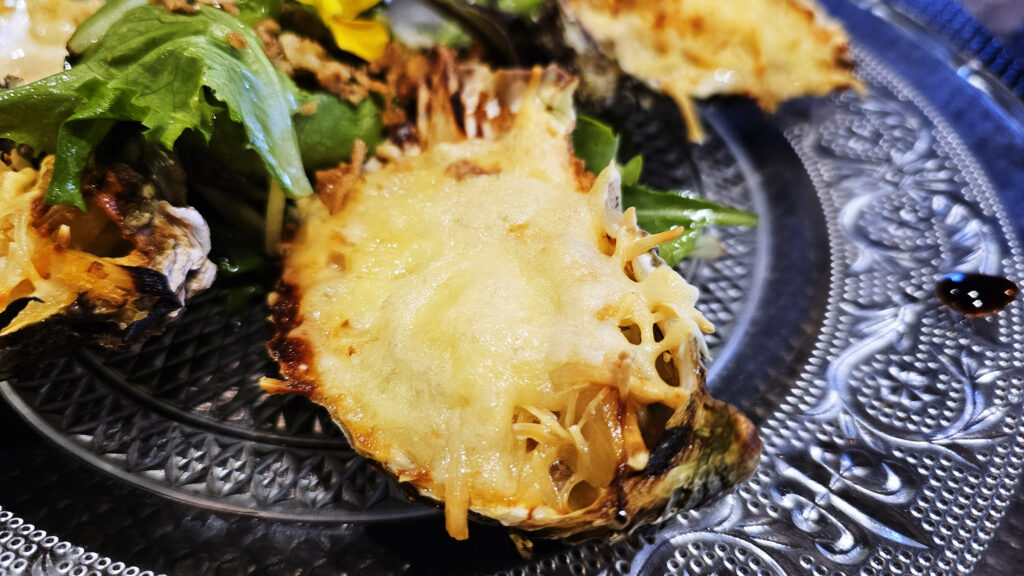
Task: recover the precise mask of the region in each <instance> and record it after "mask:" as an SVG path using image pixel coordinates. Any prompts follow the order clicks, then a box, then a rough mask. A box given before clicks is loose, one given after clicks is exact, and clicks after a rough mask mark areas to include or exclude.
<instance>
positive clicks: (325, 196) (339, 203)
mask: <svg viewBox="0 0 1024 576" xmlns="http://www.w3.org/2000/svg"><path fill="white" fill-rule="evenodd" d="M365 161H366V143H365V142H363V141H362V140H356V142H355V145H354V146H353V147H352V161H351V162H348V163H345V162H342V163H341V164H338V166H337V168H332V169H330V170H320V171H318V172H317V173H316V191H317V193H318V194H320V201H321V202H323V203H324V205H325V206H327V209H328V210H330V212H331V214H334V213H336V212H338V211H339V210H341V209H342V208H343V207H344V206H345V198H346V197H347V196H348V193H349V192H350V191H351V190H352V189H353V188H355V186H356V184H358V183H359V180H360V179H361V178H362V176H363V163H364V162H365Z"/></svg>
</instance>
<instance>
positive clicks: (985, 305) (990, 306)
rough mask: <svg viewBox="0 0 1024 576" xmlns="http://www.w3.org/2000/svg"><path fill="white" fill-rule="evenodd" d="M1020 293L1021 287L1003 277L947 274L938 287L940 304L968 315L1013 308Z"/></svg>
mask: <svg viewBox="0 0 1024 576" xmlns="http://www.w3.org/2000/svg"><path fill="white" fill-rule="evenodd" d="M1019 293H1020V288H1018V287H1017V284H1016V283H1014V282H1013V281H1012V280H1009V279H1008V278H1003V277H1002V276H989V275H987V274H964V273H960V272H956V273H953V274H947V275H946V276H944V277H943V278H942V280H939V282H938V284H936V285H935V294H936V296H938V297H939V302H942V303H943V304H944V305H945V306H947V307H949V308H951V309H952V310H955V311H956V312H959V313H960V314H963V315H964V316H984V315H986V314H992V313H993V312H998V311H1000V310H1002V309H1003V308H1006V307H1007V306H1009V305H1010V302H1013V300H1014V299H1015V298H1017V294H1019Z"/></svg>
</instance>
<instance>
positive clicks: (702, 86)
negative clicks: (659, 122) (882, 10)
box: [559, 0, 861, 141]
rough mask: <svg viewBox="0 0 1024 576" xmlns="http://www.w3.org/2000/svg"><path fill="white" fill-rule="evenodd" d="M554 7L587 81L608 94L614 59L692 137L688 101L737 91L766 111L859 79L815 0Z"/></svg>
mask: <svg viewBox="0 0 1024 576" xmlns="http://www.w3.org/2000/svg"><path fill="white" fill-rule="evenodd" d="M559 6H560V8H561V14H562V21H563V24H564V26H565V29H566V30H565V32H566V34H565V37H566V40H567V41H568V43H569V45H570V46H572V47H573V49H574V50H575V51H576V53H577V54H578V62H579V64H580V66H581V67H582V68H583V75H584V78H588V79H593V81H594V82H602V83H603V84H604V85H605V88H603V89H599V90H600V91H603V92H610V91H611V90H613V88H612V87H613V86H614V76H613V77H612V78H611V79H609V78H608V76H609V72H612V71H614V70H615V69H616V65H615V64H617V66H618V68H620V69H621V70H622V71H623V72H625V73H626V74H628V75H630V76H633V77H635V78H637V79H639V80H640V81H642V82H644V83H646V84H647V85H648V86H650V87H651V88H652V89H654V90H656V91H659V92H663V93H665V94H667V95H668V96H670V97H672V98H673V99H674V100H675V101H676V102H677V103H678V104H679V107H680V109H681V110H682V112H683V116H684V117H685V118H686V124H687V128H688V129H689V132H690V138H691V139H692V140H696V141H701V140H703V139H704V132H703V128H702V127H701V124H700V120H699V117H698V115H697V110H696V108H695V106H694V104H693V99H694V98H707V97H709V96H713V95H716V94H737V95H741V96H748V97H750V98H753V99H754V100H756V101H757V103H758V104H759V105H760V106H761V107H762V108H764V109H765V110H767V111H769V112H771V111H774V110H775V108H776V107H777V106H778V105H779V104H780V103H781V102H784V101H786V100H789V99H791V98H796V97H799V96H809V95H813V96H821V95H824V94H828V93H829V92H832V91H834V90H840V89H844V88H859V87H860V85H861V83H860V81H859V80H858V79H857V78H856V77H855V76H854V75H853V61H852V60H851V59H850V56H849V38H848V37H847V35H846V32H845V31H844V30H843V29H842V27H840V26H839V24H837V23H836V22H834V21H833V20H831V19H830V18H828V16H827V15H826V14H825V13H824V12H823V11H822V9H821V8H820V7H819V6H818V5H817V4H815V3H814V2H813V0H742V1H733V2H727V1H722V0H668V1H665V2H651V1H648V0H559ZM608 60H612V61H614V62H615V64H610V63H609V62H608ZM601 79H604V80H603V81H602V80H601Z"/></svg>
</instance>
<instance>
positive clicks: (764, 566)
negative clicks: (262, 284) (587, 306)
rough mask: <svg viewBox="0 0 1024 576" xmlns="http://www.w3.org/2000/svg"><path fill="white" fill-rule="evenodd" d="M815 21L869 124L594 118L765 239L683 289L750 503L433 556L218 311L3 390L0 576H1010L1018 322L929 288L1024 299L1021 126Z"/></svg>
mask: <svg viewBox="0 0 1024 576" xmlns="http://www.w3.org/2000/svg"><path fill="white" fill-rule="evenodd" d="M826 4H827V6H828V7H829V8H830V9H831V10H832V11H833V12H834V13H836V15H837V16H838V17H840V18H841V19H842V20H843V21H844V22H845V24H846V25H847V26H848V28H849V29H850V30H851V32H852V34H853V36H854V38H855V40H856V49H855V53H854V55H855V59H856V60H857V62H858V66H859V68H858V70H859V73H860V75H861V76H862V78H863V79H864V81H865V84H866V86H867V90H866V92H865V93H864V94H863V96H858V95H857V94H852V93H849V94H840V95H836V96H834V97H831V98H827V99H818V100H807V101H800V102H795V103H792V104H789V105H787V106H786V107H785V108H784V109H783V110H782V111H781V112H780V113H779V114H778V115H777V116H775V117H773V118H768V117H766V116H764V115H763V114H761V113H760V112H758V111H757V110H756V109H754V108H753V106H752V105H750V104H749V103H744V102H741V101H737V100H731V99H729V100H716V101H712V102H710V103H708V104H706V105H705V106H704V108H703V110H702V114H703V116H704V118H705V119H706V121H707V123H708V125H709V128H710V130H709V132H711V133H712V138H711V139H710V141H709V142H708V143H707V144H704V145H702V146H693V145H690V144H688V143H687V142H686V141H685V137H684V134H685V131H684V130H683V127H682V125H681V122H680V120H679V119H678V113H677V112H676V111H675V109H674V108H673V107H672V105H671V104H670V103H668V102H666V101H664V100H662V99H658V98H654V97H651V96H650V95H648V94H644V93H642V92H637V93H635V94H632V95H626V96H625V97H624V98H623V102H621V103H620V105H619V106H618V107H617V108H616V109H615V111H614V113H613V116H615V120H616V123H617V124H618V125H619V126H621V127H623V129H624V130H625V131H626V138H627V140H626V142H625V146H626V148H628V149H629V150H627V151H626V152H630V151H642V152H643V153H644V155H645V160H646V161H647V162H646V164H647V173H646V179H647V180H649V183H650V184H652V185H655V186H666V187H667V186H688V187H692V188H699V189H700V191H701V192H702V193H703V194H705V195H706V196H708V197H710V198H712V199H714V200H718V201H723V202H726V203H730V204H733V205H737V206H741V207H746V208H749V209H752V210H754V211H756V212H758V213H759V214H760V216H761V225H760V226H759V227H758V228H757V229H756V230H724V229H723V230H716V231H715V233H716V234H717V235H718V236H719V237H720V239H721V241H722V244H723V246H724V248H725V255H724V256H723V257H721V258H719V259H717V260H710V261H693V262H689V263H685V264H684V265H683V266H682V267H681V268H680V271H681V273H683V274H684V276H686V277H687V278H688V279H689V280H691V282H693V283H695V284H696V285H697V286H698V287H700V288H701V291H702V298H701V304H700V306H701V308H702V310H703V311H704V312H705V313H706V314H707V315H708V317H709V318H710V319H711V320H712V321H713V322H714V323H715V324H716V326H717V327H718V333H717V335H716V336H715V338H714V339H713V340H712V341H711V344H712V354H713V356H714V357H715V360H714V362H713V363H712V365H711V370H710V372H709V386H710V388H711V391H712V393H713V394H714V395H716V396H717V397H719V398H722V399H725V400H728V401H730V402H732V403H735V404H737V405H738V406H740V407H741V408H742V409H743V410H745V411H746V412H747V413H748V414H749V415H750V416H751V417H752V419H754V420H755V422H756V423H757V424H758V425H759V426H760V430H761V435H762V438H763V440H764V444H765V449H764V454H763V458H762V463H761V467H760V468H759V470H758V471H757V472H756V473H755V475H754V476H753V477H752V478H751V479H750V480H749V481H748V482H747V483H745V484H743V485H741V486H739V487H738V488H737V489H736V490H734V491H732V492H730V493H728V494H726V495H723V496H722V497H720V498H718V499H717V500H716V501H714V502H713V503H711V504H710V505H708V506H705V507H702V508H700V509H698V510H695V511H691V512H687V513H683V514H681V515H679V516H677V517H674V518H671V519H669V520H668V521H666V522H665V523H663V524H662V525H660V526H657V527H652V528H650V529H647V530H644V531H641V532H639V533H637V534H635V535H634V536H633V537H631V538H630V539H628V540H626V541H624V542H621V543H618V544H614V545H611V544H605V543H601V542H589V543H584V544H582V545H578V546H567V545H563V544H559V543H556V542H542V543H539V544H538V546H537V548H536V551H535V556H534V558H532V559H530V560H524V559H522V558H520V557H519V556H518V555H517V553H516V552H515V548H514V546H513V545H512V544H511V542H510V541H509V540H508V538H507V536H506V535H505V533H504V530H502V529H501V528H499V527H492V526H485V525H474V526H473V527H472V528H471V539H470V540H469V541H468V542H455V541H452V540H450V539H449V538H448V537H447V536H446V534H445V533H444V529H443V521H442V519H441V518H440V515H439V514H438V513H437V512H436V511H435V510H434V509H432V508H429V507H427V506H424V505H422V504H417V503H411V502H408V501H407V500H405V498H403V497H402V496H401V493H400V491H399V490H398V489H397V488H396V487H395V486H394V485H393V484H392V483H391V482H390V481H389V480H387V479H386V478H385V477H384V476H383V475H382V474H381V473H380V472H378V471H377V470H376V469H374V468H373V467H372V466H370V465H368V464H367V463H366V462H365V461H364V460H362V459H361V458H359V457H357V456H356V455H355V454H354V453H353V452H352V451H351V450H350V449H349V448H348V446H347V444H346V443H345V441H344V439H343V438H342V437H341V435H340V433H338V432H337V430H336V429H335V428H334V426H333V424H331V422H330V419H329V418H328V417H327V416H326V413H325V412H324V411H323V410H321V409H319V408H317V407H314V406H313V405H311V404H309V403H307V402H306V401H305V400H303V399H301V398H279V397H270V396H267V395H265V394H263V393H262V392H261V391H260V389H259V388H258V386H257V385H256V381H257V380H258V378H259V377H260V376H263V375H265V374H272V373H273V372H274V366H273V365H272V363H271V362H270V361H269V360H268V359H267V357H266V354H265V352H264V348H263V346H264V342H265V341H266V339H267V338H268V336H269V334H270V328H269V326H268V324H267V322H266V315H267V312H266V310H265V308H263V307H262V306H261V305H259V304H254V305H252V306H250V307H248V308H246V309H242V310H235V309H233V308H231V307H229V306H228V305H227V299H226V297H225V293H224V291H223V290H217V289H215V290H213V291H211V292H210V293H208V294H206V295H204V296H202V297H201V298H199V299H198V300H197V301H195V302H194V303H192V304H191V305H190V307H189V309H188V311H187V312H186V313H185V314H184V316H183V317H182V318H180V319H179V320H178V321H177V322H175V323H174V324H173V325H172V326H171V327H170V328H169V329H168V330H167V331H166V332H165V333H164V334H163V335H161V336H160V337H158V338H154V339H152V340H150V341H148V342H146V343H145V344H144V345H143V346H141V347H139V348H137V349H133V350H129V351H119V352H108V351H101V350H98V349H95V350H94V349H86V350H67V351H64V352H63V353H62V354H60V355H58V356H59V357H55V358H54V359H53V361H52V362H50V363H47V364H45V365H39V366H33V367H28V368H25V369H23V370H21V372H20V373H19V374H18V375H17V377H15V378H12V379H10V380H9V381H6V382H3V383H0V393H2V395H3V396H4V398H5V399H6V403H0V422H2V423H0V432H2V435H0V574H2V575H11V576H14V575H22V574H26V575H27V574H32V575H35V574H47V575H48V574H61V575H64V574H74V575H84V574H101V575H112V576H114V575H139V574H157V573H166V574H183V575H206V574H211V575H212V574H343V573H344V574H372V575H386V574H507V575H511V574H516V575H519V574H522V575H525V574H575V575H581V574H609V575H612V574H616V575H618V574H622V575H627V574H629V575H632V574H645V575H646V574H724V573H729V574H741V575H742V574H751V575H754V574H756V575H758V576H761V575H769V574H773V575H774V574H779V575H786V574H810V575H814V576H824V575H832V574H851V575H852V574H863V575H865V576H868V575H875V574H953V573H958V574H959V573H965V572H970V571H972V570H973V569H975V568H976V567H978V566H979V562H981V563H982V564H981V566H983V567H984V568H985V571H986V572H990V571H997V572H999V571H1004V572H1005V573H1011V572H1012V570H1013V569H1014V564H1013V562H1014V561H1015V560H1019V559H1024V554H1022V553H1021V552H1020V549H1019V546H1018V547H1017V548H1016V549H1015V548H1014V546H1013V543H1014V542H1019V538H1020V536H1019V534H1017V535H1015V533H1014V532H1013V531H1012V526H1011V529H1009V530H1008V529H1007V528H1001V525H1003V524H1006V523H1009V524H1011V525H1014V524H1015V525H1016V526H1017V527H1018V528H1019V526H1020V525H1021V522H1022V520H1021V517H1020V516H1018V515H1014V514H1020V513H1021V512H1022V510H1021V509H1022V508H1024V507H1022V506H1020V505H1018V506H1017V508H1016V510H1017V512H1016V513H1014V512H1012V510H1014V508H1013V506H1014V498H1015V490H1016V487H1017V486H1018V484H1019V483H1020V481H1021V478H1022V476H1024V470H1022V467H1024V434H1022V432H1024V409H1022V394H1024V331H1022V329H1021V326H1024V318H1022V315H1024V306H1022V304H1021V303H1020V302H1015V303H1014V304H1012V305H1011V306H1010V307H1009V308H1007V309H1005V310H1003V311H1002V312H1000V313H998V314H994V315H991V316H987V317H982V318H974V319H965V318H963V317H961V316H959V315H957V314H955V313H954V312H952V311H950V310H948V309H946V308H943V307H942V306H941V305H940V304H939V303H938V302H937V300H936V298H935V288H934V287H935V283H936V282H937V281H938V280H939V279H940V278H941V277H942V276H943V275H944V274H947V273H950V272H982V273H986V274H996V275H1001V276H1006V277H1008V278H1011V279H1016V280H1020V279H1022V278H1024V254H1022V252H1021V247H1020V245H1019V237H1018V236H1019V234H1020V231H1021V230H1022V229H1024V224H1022V221H1024V215H1022V214H1021V213H1020V210H1019V209H1018V210H1016V211H1008V210H1007V209H1006V208H1005V207H1004V206H1006V205H1007V203H1011V204H1015V205H1017V206H1021V198H1022V196H1024V191H1022V189H1021V188H1020V187H1019V184H1016V183H1017V182H1024V126H1022V124H1021V120H1022V119H1024V113H1022V112H1021V108H1019V107H1015V106H1019V105H1020V103H1019V102H1016V101H1014V100H1012V99H1008V100H1005V99H1003V98H1002V96H1001V95H1002V92H1001V91H1000V90H1001V87H1000V86H999V85H998V84H997V83H993V82H990V81H989V80H988V79H987V78H985V77H984V75H981V74H979V73H978V72H977V70H976V69H975V68H974V67H972V66H971V63H970V62H965V61H959V60H957V56H956V54H953V53H951V52H949V51H947V50H945V49H944V48H943V47H942V46H941V45H939V44H937V43H935V42H934V41H933V40H931V39H930V38H929V37H927V36H926V35H923V34H922V33H921V32H920V31H919V30H917V29H916V28H915V27H914V25H913V24H912V23H907V22H906V21H905V20H903V19H902V18H901V17H900V16H899V15H898V14H894V13H891V12H889V11H888V10H887V8H886V7H885V5H884V4H882V3H878V2H863V3H860V4H856V3H848V2H842V1H840V0H834V1H831V2H827V3H826ZM1000 102H1008V103H1009V104H1008V105H1006V106H1001V105H1000ZM1014 102H1016V105H1014ZM1014 186H1017V188H1016V189H1015V188H1014ZM1008 514H1010V517H1009V518H1006V516H1007V515H1008ZM1015 539H1016V540H1015ZM1008 542H1009V544H1007V543H1008ZM990 546H992V547H993V549H994V552H992V553H990V554H989V555H986V552H985V550H986V548H988V547H990ZM1015 550H1016V554H1017V556H1014V555H1013V554H1014V553H1015ZM996 553H998V556H996ZM993 558H994V559H993Z"/></svg>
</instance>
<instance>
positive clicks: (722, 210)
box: [572, 115, 757, 266]
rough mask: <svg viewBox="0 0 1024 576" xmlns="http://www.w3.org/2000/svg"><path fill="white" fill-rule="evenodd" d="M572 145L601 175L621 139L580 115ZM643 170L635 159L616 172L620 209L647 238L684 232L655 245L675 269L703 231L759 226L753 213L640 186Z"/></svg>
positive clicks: (614, 155) (611, 131)
mask: <svg viewBox="0 0 1024 576" xmlns="http://www.w3.org/2000/svg"><path fill="white" fill-rule="evenodd" d="M572 143H573V150H574V151H575V153H576V156H577V157H579V158H580V159H581V160H583V163H584V165H585V166H586V168H587V171H589V172H591V173H593V174H597V173H599V172H600V171H601V170H604V169H605V167H607V166H608V164H610V163H611V162H612V160H614V159H615V157H616V156H617V155H618V151H619V136H618V135H617V134H615V131H614V130H612V128H611V126H608V125H607V124H605V123H603V122H601V121H600V120H596V119H594V118H590V117H588V116H583V115H581V116H580V117H579V118H578V120H577V123H576V130H575V131H574V132H573V135H572ZM642 170H643V158H641V157H640V156H634V157H633V158H631V159H630V160H629V161H628V162H626V163H625V164H624V165H621V166H620V167H619V172H620V174H621V177H622V205H623V208H634V209H636V220H637V224H638V225H639V226H640V227H641V228H643V229H644V230H646V231H647V232H650V233H651V234H657V233H659V232H664V231H666V230H672V229H674V228H683V229H684V231H683V233H682V234H680V235H679V236H678V237H676V238H675V239H674V240H670V241H668V242H664V243H662V244H661V245H659V246H658V253H659V254H660V255H661V257H662V258H663V259H664V260H665V262H666V263H667V264H668V265H669V266H675V265H676V264H678V263H679V262H680V261H681V260H682V259H683V258H686V257H687V256H690V255H691V254H693V253H694V251H695V250H696V249H697V246H698V244H699V242H700V241H699V239H700V237H701V235H702V234H703V231H704V230H703V229H704V227H705V226H711V225H716V226H757V215H756V214H753V213H751V212H747V211H745V210H738V209H736V208H730V207H728V206H723V205H721V204H716V203H714V202H711V201H709V200H704V199H701V198H695V197H693V196H690V195H688V194H687V193H685V192H682V191H662V190H654V189H652V188H648V187H647V186H644V185H643V184H640V173H641V171H642Z"/></svg>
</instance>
